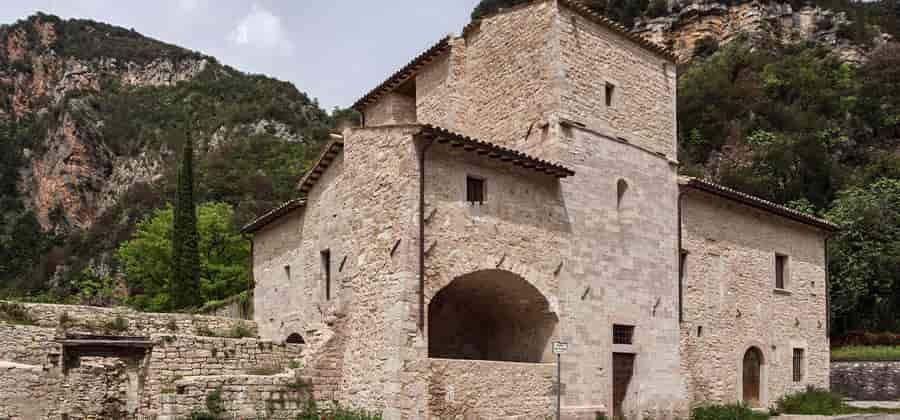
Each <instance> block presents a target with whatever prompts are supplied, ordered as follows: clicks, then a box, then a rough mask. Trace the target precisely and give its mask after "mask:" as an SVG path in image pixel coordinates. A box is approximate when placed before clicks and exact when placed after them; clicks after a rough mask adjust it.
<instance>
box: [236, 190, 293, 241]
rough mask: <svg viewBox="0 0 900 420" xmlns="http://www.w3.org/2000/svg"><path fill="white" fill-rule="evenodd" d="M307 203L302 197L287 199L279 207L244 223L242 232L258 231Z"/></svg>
mask: <svg viewBox="0 0 900 420" xmlns="http://www.w3.org/2000/svg"><path fill="white" fill-rule="evenodd" d="M305 204H306V200H304V199H302V198H295V199H293V200H288V201H285V202H284V203H281V205H279V206H278V207H275V208H274V209H272V210H269V211H267V212H265V213H264V214H263V215H262V216H259V217H257V218H256V219H255V220H253V221H252V222H250V223H247V224H246V225H244V227H243V228H241V233H244V234H247V233H255V232H258V231H259V230H260V229H262V228H264V227H266V225H268V224H269V223H272V222H274V221H275V220H277V219H278V218H279V217H281V216H284V215H285V214H288V213H290V212H291V211H293V210H295V209H298V208H300V207H303V206H304V205H305Z"/></svg>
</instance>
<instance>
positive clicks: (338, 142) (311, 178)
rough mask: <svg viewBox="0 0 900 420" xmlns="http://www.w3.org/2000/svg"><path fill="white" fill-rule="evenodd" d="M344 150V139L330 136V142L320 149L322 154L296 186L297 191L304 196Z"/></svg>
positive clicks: (334, 135) (333, 135)
mask: <svg viewBox="0 0 900 420" xmlns="http://www.w3.org/2000/svg"><path fill="white" fill-rule="evenodd" d="M343 149H344V138H343V137H342V136H339V135H336V134H332V136H331V142H329V143H328V144H327V145H325V147H324V148H323V149H322V153H321V154H320V155H319V158H318V159H316V163H315V164H314V165H313V167H312V169H310V170H309V172H307V173H306V175H304V176H303V179H301V180H300V182H299V183H298V184H297V189H299V190H300V193H301V194H306V193H308V192H309V190H310V189H312V187H313V185H315V184H316V182H317V181H318V180H319V178H321V177H322V174H324V173H325V170H326V169H328V166H329V165H331V162H332V161H334V158H336V157H337V155H338V154H339V153H341V150H343Z"/></svg>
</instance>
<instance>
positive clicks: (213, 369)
mask: <svg viewBox="0 0 900 420" xmlns="http://www.w3.org/2000/svg"><path fill="white" fill-rule="evenodd" d="M152 341H153V343H154V346H153V351H152V353H151V354H150V359H149V363H148V366H147V367H148V369H147V372H148V373H147V377H146V380H145V385H144V391H143V392H142V393H143V394H144V395H145V398H144V399H143V401H144V402H143V406H144V409H145V410H150V411H156V410H158V409H159V399H158V398H157V396H158V395H160V394H166V393H172V392H173V391H174V389H175V382H176V381H178V380H181V379H182V378H188V377H196V376H213V375H246V374H255V375H275V374H278V373H282V372H285V371H286V370H287V369H289V368H291V367H295V368H296V367H300V366H301V365H302V364H303V362H304V346H303V345H302V344H284V343H273V342H271V341H268V340H257V339H253V338H244V339H234V338H218V337H197V336H189V335H162V334H156V335H153V336H152Z"/></svg>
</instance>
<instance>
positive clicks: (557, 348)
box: [553, 341, 569, 354]
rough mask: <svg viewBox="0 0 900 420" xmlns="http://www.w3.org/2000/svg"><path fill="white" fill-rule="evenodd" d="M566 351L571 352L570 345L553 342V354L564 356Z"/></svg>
mask: <svg viewBox="0 0 900 420" xmlns="http://www.w3.org/2000/svg"><path fill="white" fill-rule="evenodd" d="M566 350H569V343H564V342H562V341H554V342H553V354H563V353H565V352H566Z"/></svg>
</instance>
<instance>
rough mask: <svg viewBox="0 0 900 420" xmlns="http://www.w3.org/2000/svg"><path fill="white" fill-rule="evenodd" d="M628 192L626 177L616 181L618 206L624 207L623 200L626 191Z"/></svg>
mask: <svg viewBox="0 0 900 420" xmlns="http://www.w3.org/2000/svg"><path fill="white" fill-rule="evenodd" d="M627 192H628V182H627V181H625V180H624V179H619V180H618V181H617V182H616V207H617V208H620V207H622V200H624V199H625V193H627Z"/></svg>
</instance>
